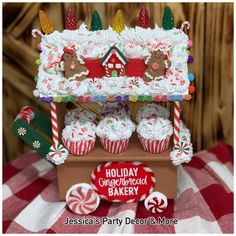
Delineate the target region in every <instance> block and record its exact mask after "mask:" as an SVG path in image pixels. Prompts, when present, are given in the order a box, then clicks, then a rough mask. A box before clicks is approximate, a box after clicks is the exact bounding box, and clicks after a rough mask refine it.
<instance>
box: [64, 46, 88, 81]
mask: <svg viewBox="0 0 236 236" xmlns="http://www.w3.org/2000/svg"><path fill="white" fill-rule="evenodd" d="M63 51H64V53H63V55H62V58H61V59H62V63H61V65H62V69H63V71H64V76H65V78H67V79H69V80H78V81H82V80H84V79H86V75H88V73H89V71H88V69H87V68H86V67H85V66H83V64H84V61H83V60H82V59H79V60H78V58H77V55H76V52H75V50H74V49H70V48H66V47H65V48H64V49H63Z"/></svg>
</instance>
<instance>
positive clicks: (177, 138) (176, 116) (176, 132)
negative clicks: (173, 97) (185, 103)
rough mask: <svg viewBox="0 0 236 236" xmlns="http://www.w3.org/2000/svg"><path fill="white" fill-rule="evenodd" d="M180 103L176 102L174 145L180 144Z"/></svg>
mask: <svg viewBox="0 0 236 236" xmlns="http://www.w3.org/2000/svg"><path fill="white" fill-rule="evenodd" d="M179 126H180V102H179V101H175V102H174V145H175V144H177V143H178V142H179Z"/></svg>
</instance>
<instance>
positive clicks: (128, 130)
mask: <svg viewBox="0 0 236 236" xmlns="http://www.w3.org/2000/svg"><path fill="white" fill-rule="evenodd" d="M132 130H133V129H132V127H131V125H130V123H129V122H128V121H127V120H124V119H121V118H119V117H116V118H114V117H105V118H104V119H103V120H101V121H100V122H99V124H98V126H97V128H96V134H97V136H99V137H102V138H107V139H109V140H111V141H117V140H123V139H129V138H130V137H131V135H132Z"/></svg>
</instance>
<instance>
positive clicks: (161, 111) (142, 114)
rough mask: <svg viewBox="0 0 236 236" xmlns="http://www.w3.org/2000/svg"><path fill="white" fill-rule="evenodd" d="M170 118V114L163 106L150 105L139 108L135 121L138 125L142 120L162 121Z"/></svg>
mask: <svg viewBox="0 0 236 236" xmlns="http://www.w3.org/2000/svg"><path fill="white" fill-rule="evenodd" d="M169 116H170V112H169V111H168V110H167V109H166V108H165V107H163V106H161V105H159V104H156V103H150V104H147V105H144V106H143V107H141V108H140V109H139V110H138V112H137V115H136V121H137V123H139V122H140V121H141V120H142V119H150V118H157V117H161V118H164V119H168V118H169Z"/></svg>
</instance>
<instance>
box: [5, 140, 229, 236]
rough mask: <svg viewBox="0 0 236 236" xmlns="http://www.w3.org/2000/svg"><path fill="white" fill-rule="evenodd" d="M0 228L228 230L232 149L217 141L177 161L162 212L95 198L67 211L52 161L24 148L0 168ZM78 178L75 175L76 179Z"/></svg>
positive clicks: (22, 230) (39, 230)
mask: <svg viewBox="0 0 236 236" xmlns="http://www.w3.org/2000/svg"><path fill="white" fill-rule="evenodd" d="M3 181H4V184H3V232H5V233H32V232H37V233H233V150H232V148H231V147H230V146H227V145H225V144H219V145H217V146H216V147H213V148H211V149H209V150H207V151H205V150H204V151H201V152H198V153H196V154H195V155H194V158H193V160H192V161H191V162H190V163H189V164H185V165H183V166H179V167H178V194H177V198H176V199H175V200H169V205H168V208H167V209H166V210H165V212H164V213H162V214H159V215H154V214H152V213H149V212H148V211H146V209H145V208H144V206H143V203H142V202H140V203H129V204H119V203H109V202H106V201H101V203H100V205H99V207H98V209H97V210H96V211H95V212H93V213H92V214H91V215H89V216H86V217H84V216H78V215H75V214H73V213H71V212H70V211H69V210H68V208H67V206H66V204H65V202H60V201H59V200H58V189H57V176H56V171H55V169H54V167H52V166H51V164H50V163H48V162H47V161H46V160H44V159H43V158H41V157H40V156H39V155H38V154H36V153H33V152H32V153H27V154H24V155H22V156H20V157H19V158H17V159H16V160H14V161H12V162H11V163H10V164H8V165H7V166H5V167H4V170H3ZM78 182H79V180H78ZM67 217H69V218H73V219H75V218H76V219H81V220H82V219H84V220H87V219H92V218H97V219H102V217H108V218H109V219H116V218H118V219H124V218H125V217H129V218H134V219H138V218H150V217H155V218H156V219H157V218H158V217H166V218H176V219H178V223H177V224H171V225H157V224H154V225H153V224H151V223H150V222H149V221H148V223H147V224H146V225H139V224H126V223H125V222H124V221H123V222H122V223H121V225H120V226H119V225H118V224H117V223H116V222H114V224H107V223H104V224H94V225H90V224H75V225H66V224H65V222H66V219H67Z"/></svg>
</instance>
